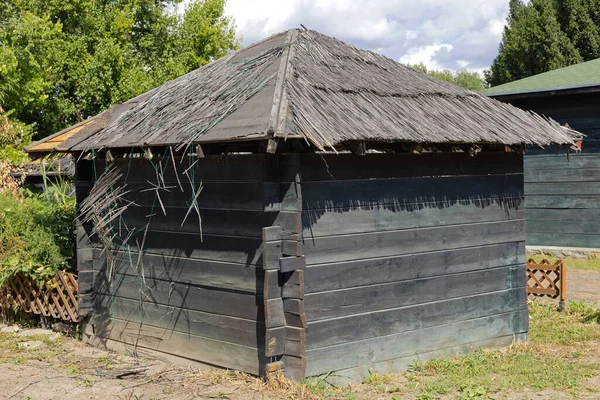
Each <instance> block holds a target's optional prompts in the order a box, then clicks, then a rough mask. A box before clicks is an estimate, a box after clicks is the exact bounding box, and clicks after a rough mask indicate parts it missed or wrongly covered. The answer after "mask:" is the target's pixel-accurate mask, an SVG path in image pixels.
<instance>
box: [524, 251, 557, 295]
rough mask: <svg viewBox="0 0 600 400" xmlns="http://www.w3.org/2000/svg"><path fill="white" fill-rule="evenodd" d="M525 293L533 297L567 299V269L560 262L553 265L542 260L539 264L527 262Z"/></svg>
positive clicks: (531, 261) (532, 261) (533, 261)
mask: <svg viewBox="0 0 600 400" xmlns="http://www.w3.org/2000/svg"><path fill="white" fill-rule="evenodd" d="M527 293H529V294H531V295H534V296H548V297H551V298H553V299H556V298H560V301H565V300H566V298H567V268H566V266H565V263H564V262H563V261H562V260H558V261H556V262H555V263H554V264H553V263H551V262H550V261H548V260H546V259H543V260H542V262H540V263H539V264H538V263H537V262H536V261H535V260H534V259H533V258H531V259H529V260H528V261H527Z"/></svg>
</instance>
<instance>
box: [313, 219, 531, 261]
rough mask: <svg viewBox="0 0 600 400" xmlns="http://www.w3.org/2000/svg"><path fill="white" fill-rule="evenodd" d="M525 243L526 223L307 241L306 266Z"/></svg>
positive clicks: (334, 237)
mask: <svg viewBox="0 0 600 400" xmlns="http://www.w3.org/2000/svg"><path fill="white" fill-rule="evenodd" d="M524 240H525V221H523V220H513V221H504V222H494V223H479V224H465V225H455V226H441V227H434V228H423V229H407V230H398V231H386V232H375V233H365V234H355V235H340V236H329V237H324V238H315V239H312V240H305V241H304V243H303V245H304V247H303V249H304V254H305V256H306V264H307V265H314V264H322V263H333V262H342V261H350V260H357V259H366V258H374V257H391V256H396V255H402V254H409V253H419V252H428V251H440V250H450V249H455V248H461V247H475V246H487V245H492V244H500V243H511V242H520V241H524Z"/></svg>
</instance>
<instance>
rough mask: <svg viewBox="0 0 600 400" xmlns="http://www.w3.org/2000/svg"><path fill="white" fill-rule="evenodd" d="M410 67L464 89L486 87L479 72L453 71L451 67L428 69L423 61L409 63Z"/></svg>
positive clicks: (476, 89) (477, 89)
mask: <svg viewBox="0 0 600 400" xmlns="http://www.w3.org/2000/svg"><path fill="white" fill-rule="evenodd" d="M408 66H409V67H411V68H413V69H416V70H417V71H420V72H423V73H425V74H427V75H429V76H431V77H432V78H436V79H440V80H442V81H446V82H450V83H452V84H453V85H456V86H460V87H462V88H464V89H468V90H475V91H482V90H483V89H485V88H486V85H485V82H484V81H483V78H482V77H481V76H480V75H479V74H478V73H477V72H470V71H467V70H464V69H463V70H458V71H451V70H449V69H443V70H435V69H428V68H427V66H426V65H425V64H423V63H420V64H414V65H408Z"/></svg>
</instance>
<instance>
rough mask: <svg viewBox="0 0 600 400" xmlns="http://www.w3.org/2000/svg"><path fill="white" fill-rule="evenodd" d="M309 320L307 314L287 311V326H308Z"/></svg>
mask: <svg viewBox="0 0 600 400" xmlns="http://www.w3.org/2000/svg"><path fill="white" fill-rule="evenodd" d="M306 325H307V320H306V314H305V313H300V314H298V315H296V314H292V313H285V326H291V327H294V328H306Z"/></svg>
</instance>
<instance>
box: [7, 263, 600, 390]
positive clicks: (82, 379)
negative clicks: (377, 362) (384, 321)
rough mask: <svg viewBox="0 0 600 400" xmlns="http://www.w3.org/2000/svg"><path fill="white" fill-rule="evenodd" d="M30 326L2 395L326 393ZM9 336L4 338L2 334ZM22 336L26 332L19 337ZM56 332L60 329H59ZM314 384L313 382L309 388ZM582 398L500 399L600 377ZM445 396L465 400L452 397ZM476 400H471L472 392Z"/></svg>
mask: <svg viewBox="0 0 600 400" xmlns="http://www.w3.org/2000/svg"><path fill="white" fill-rule="evenodd" d="M568 285H569V287H568V299H569V300H571V301H573V300H577V301H584V302H587V303H593V304H596V305H598V306H600V290H599V289H600V272H598V271H581V270H574V269H573V270H570V271H569V275H568ZM27 331H28V330H26V329H21V330H19V331H18V332H13V333H9V334H6V333H4V334H3V333H0V339H2V340H0V399H18V400H25V399H32V400H51V399H52V400H54V399H60V400H68V399H77V400H85V399H127V400H130V399H136V400H139V399H144V400H153V399H156V400H159V399H168V400H179V399H182V400H183V399H211V398H212V399H215V398H221V399H232V400H238V399H239V400H243V399H297V398H305V399H317V398H322V397H324V396H322V395H319V392H318V391H315V390H314V389H311V388H310V387H307V385H301V384H295V383H291V382H288V381H284V380H281V381H279V380H278V381H276V382H274V383H271V384H267V383H265V382H264V381H263V380H261V379H257V378H254V377H250V376H247V375H245V374H241V373H236V372H232V371H222V370H213V371H197V370H192V369H190V368H185V367H180V366H173V365H169V364H167V363H164V362H161V361H157V360H147V359H139V358H134V357H132V356H130V355H128V354H126V353H114V352H108V351H104V350H100V349H96V348H93V347H90V346H87V345H84V344H82V343H81V342H78V341H76V340H74V339H71V338H68V337H64V336H60V337H58V338H56V337H55V336H51V335H49V334H48V333H46V334H45V335H37V336H30V337H22V334H23V332H27ZM1 335H4V336H1ZM20 335H21V336H20ZM53 335H54V334H53ZM589 348H590V349H591V350H590V351H591V352H590V353H589V354H588V356H592V357H593V358H594V359H593V360H590V362H593V363H594V364H597V365H600V345H598V346H595V345H594V346H591V347H589ZM308 386H309V385H308ZM584 387H586V388H587V389H586V390H585V391H584V394H583V395H582V393H581V392H579V393H578V394H577V395H572V394H570V393H569V392H568V391H553V390H544V391H532V390H531V389H528V388H523V389H522V390H519V391H518V392H512V393H497V394H494V396H493V397H488V396H487V395H486V396H484V397H477V396H475V397H473V398H486V399H487V398H493V399H509V400H517V399H567V398H585V399H600V377H599V376H598V375H595V376H590V377H589V378H588V379H586V380H585V384H584ZM415 393H416V391H415V388H411V382H409V380H408V379H407V377H406V375H404V374H396V375H393V377H392V378H390V380H388V381H386V382H384V383H381V384H369V385H366V384H357V385H354V386H352V387H349V388H343V389H341V390H339V391H337V392H335V393H334V392H329V393H328V394H327V398H330V399H346V400H353V399H374V400H375V399H388V400H390V399H391V400H399V399H413V400H426V399H430V398H428V397H419V396H417V395H416V394H415ZM431 398H441V399H455V398H463V397H462V395H459V394H456V393H455V394H452V395H448V396H442V397H431ZM469 398H471V397H469Z"/></svg>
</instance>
